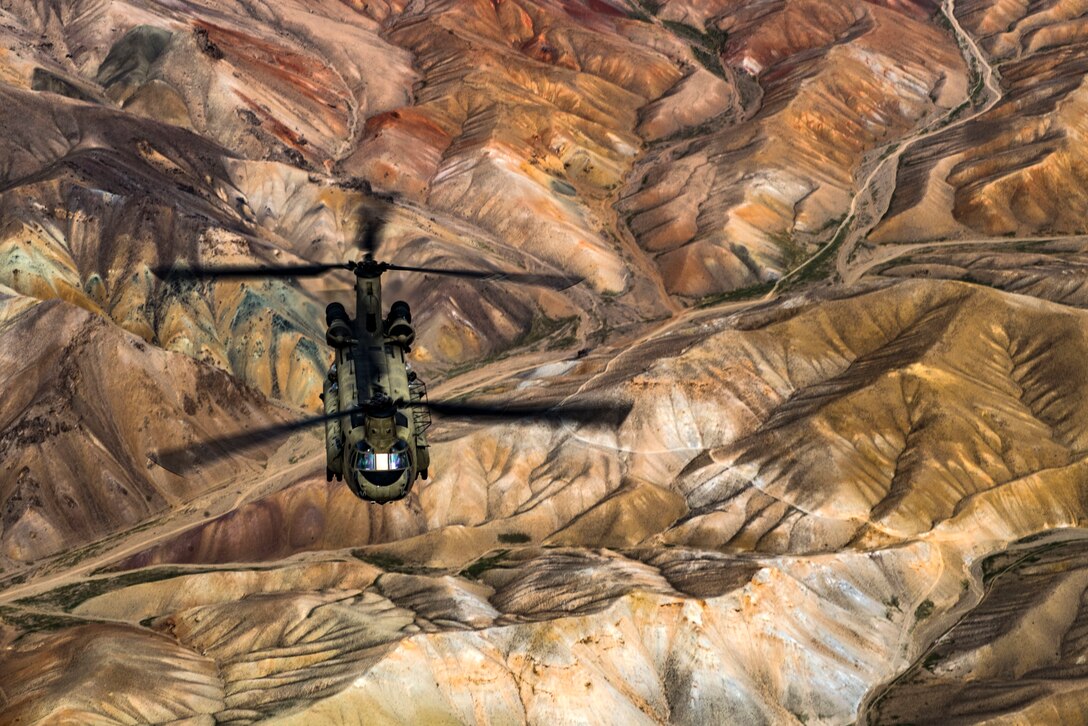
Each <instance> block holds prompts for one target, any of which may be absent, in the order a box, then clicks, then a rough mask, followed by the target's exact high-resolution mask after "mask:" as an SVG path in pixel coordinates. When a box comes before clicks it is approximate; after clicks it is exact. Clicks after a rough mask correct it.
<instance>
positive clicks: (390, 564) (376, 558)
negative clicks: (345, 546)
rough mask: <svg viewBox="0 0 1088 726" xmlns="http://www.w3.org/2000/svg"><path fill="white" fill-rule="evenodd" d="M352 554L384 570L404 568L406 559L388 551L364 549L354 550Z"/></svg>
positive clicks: (392, 570) (393, 570)
mask: <svg viewBox="0 0 1088 726" xmlns="http://www.w3.org/2000/svg"><path fill="white" fill-rule="evenodd" d="M351 554H352V556H353V557H354V558H355V559H357V560H361V561H362V562H365V563H367V564H368V565H374V566H375V567H380V568H381V569H383V570H389V571H391V572H396V571H398V570H400V569H403V568H404V560H402V559H401V558H399V557H397V556H396V555H391V554H388V553H386V552H365V551H363V550H354V551H352V553H351Z"/></svg>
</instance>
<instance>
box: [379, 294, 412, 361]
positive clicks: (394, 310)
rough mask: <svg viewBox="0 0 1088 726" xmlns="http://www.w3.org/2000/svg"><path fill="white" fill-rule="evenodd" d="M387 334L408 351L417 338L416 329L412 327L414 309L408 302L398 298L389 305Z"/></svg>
mask: <svg viewBox="0 0 1088 726" xmlns="http://www.w3.org/2000/svg"><path fill="white" fill-rule="evenodd" d="M384 327H385V335H386V337H387V338H389V339H390V340H391V341H393V342H394V343H396V344H397V345H399V346H400V347H402V348H404V351H405V352H408V351H409V350H410V349H411V347H412V343H414V342H415V340H416V329H415V328H413V327H412V310H411V308H409V307H408V303H406V302H404V301H403V300H397V301H396V302H395V303H393V304H392V305H391V306H390V307H389V317H388V318H386V319H385V326H384Z"/></svg>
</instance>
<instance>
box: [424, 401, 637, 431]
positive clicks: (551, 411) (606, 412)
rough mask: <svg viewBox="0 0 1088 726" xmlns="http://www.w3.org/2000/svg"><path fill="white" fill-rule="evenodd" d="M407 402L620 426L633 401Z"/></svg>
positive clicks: (505, 416)
mask: <svg viewBox="0 0 1088 726" xmlns="http://www.w3.org/2000/svg"><path fill="white" fill-rule="evenodd" d="M407 405H408V406H422V407H424V408H427V409H429V410H430V411H432V412H433V413H437V414H439V415H440V416H447V417H450V418H472V419H484V420H487V419H490V420H493V421H510V420H516V419H531V420H533V421H553V422H569V423H580V424H586V425H594V426H612V427H615V426H619V425H620V424H621V423H623V420H624V419H625V418H627V414H629V413H630V412H631V404H630V403H604V402H601V403H593V404H587V403H582V404H559V405H554V406H533V405H526V404H506V405H497V404H486V403H454V402H452V401H411V402H409V403H408V404H407Z"/></svg>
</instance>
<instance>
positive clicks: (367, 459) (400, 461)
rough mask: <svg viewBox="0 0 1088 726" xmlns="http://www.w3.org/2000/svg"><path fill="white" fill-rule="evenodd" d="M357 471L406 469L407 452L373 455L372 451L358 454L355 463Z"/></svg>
mask: <svg viewBox="0 0 1088 726" xmlns="http://www.w3.org/2000/svg"><path fill="white" fill-rule="evenodd" d="M356 466H357V467H358V469H359V471H394V470H397V469H407V468H408V452H407V451H393V452H390V453H388V454H375V453H374V452H373V451H362V452H359V460H358V462H357V463H356Z"/></svg>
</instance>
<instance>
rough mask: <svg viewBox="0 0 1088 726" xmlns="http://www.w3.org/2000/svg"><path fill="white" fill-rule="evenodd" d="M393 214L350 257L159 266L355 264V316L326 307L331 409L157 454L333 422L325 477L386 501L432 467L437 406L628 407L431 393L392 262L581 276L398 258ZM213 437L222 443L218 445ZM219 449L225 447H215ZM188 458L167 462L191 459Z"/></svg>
mask: <svg viewBox="0 0 1088 726" xmlns="http://www.w3.org/2000/svg"><path fill="white" fill-rule="evenodd" d="M385 219H386V215H385V214H377V215H375V216H374V218H373V219H370V220H368V221H367V222H366V223H365V225H364V229H365V231H364V233H363V235H362V239H361V241H360V244H359V247H360V248H361V251H362V253H363V258H362V259H361V260H359V261H349V262H342V263H317V264H299V265H246V266H214V265H209V266H182V265H169V266H166V265H162V266H158V267H155V268H152V272H153V273H154V274H155V275H156V276H158V277H159V278H161V279H163V280H166V281H195V280H212V279H224V278H261V277H273V278H298V277H310V276H317V275H322V274H325V273H327V272H331V271H333V270H348V271H350V272H352V273H354V274H355V318H354V319H352V317H351V316H350V315H349V314H348V311H347V309H346V308H345V307H344V306H343V305H342V304H340V303H338V302H334V303H331V304H330V305H329V306H328V307H327V308H326V309H325V322H326V325H327V326H328V329H327V331H326V333H325V340H326V342H327V343H328V344H329V346H330V347H331V348H332V349H333V352H334V360H333V362H332V365H331V366H330V367H329V370H328V374H327V375H326V376H325V381H324V390H323V393H322V396H321V398H322V400H323V402H324V408H325V411H324V413H322V414H320V415H316V416H311V417H308V418H304V419H301V420H298V421H292V422H288V423H284V424H279V425H276V426H270V427H266V428H261V429H257V430H252V431H247V432H244V433H242V434H238V435H234V436H228V437H224V438H220V439H215V440H214V441H205V442H202V443H200V444H198V445H195V446H188V447H184V448H179V449H172V450H169V451H164V452H161V453H159V454H157V457H156V459H157V462H159V463H162V462H166V461H176V462H192V461H193V460H198V461H199V460H208V459H214V458H218V457H219V456H222V455H225V454H226V453H229V452H230V451H231V450H241V449H245V448H248V447H250V446H253V445H255V444H258V443H260V442H262V441H267V440H269V439H275V438H279V437H282V436H284V435H286V434H288V433H290V432H293V431H298V430H301V429H306V428H309V427H311V426H317V425H320V424H324V425H325V457H326V464H325V466H326V478H327V479H328V480H329V481H332V479H333V478H334V477H335V478H336V480H337V481H341V480H343V481H346V483H347V485H348V488H349V489H351V491H352V493H354V494H355V495H356V496H357V497H359V498H360V499H363V500H365V501H370V502H377V503H379V504H385V503H387V502H392V501H396V500H398V499H403V498H404V497H406V496H407V495H408V493H409V492H410V491H411V489H412V485H413V484H414V483H415V480H416V479H417V478H422V479H426V478H427V477H428V475H429V474H430V472H431V463H432V462H431V457H430V450H429V447H428V444H427V436H426V434H427V429H428V428H429V427H430V425H431V414H432V413H435V414H438V415H440V416H443V417H451V418H480V419H491V420H509V421H513V422H518V421H522V420H530V421H540V420H544V421H552V422H557V423H559V422H578V423H585V424H594V423H596V424H600V423H605V422H613V423H614V422H616V421H617V420H618V419H619V418H622V417H623V416H624V415H626V413H627V411H628V407H625V406H620V407H617V406H615V405H612V404H607V403H596V404H593V405H584V404H582V405H579V404H569V405H568V404H561V405H554V406H532V405H524V404H522V405H511V404H507V405H493V404H471V403H463V402H453V401H435V400H429V399H428V397H427V387H426V385H425V384H424V382H423V380H422V379H421V378H420V377H419V376H418V375H417V374H416V372H415V371H413V370H412V369H411V366H410V365H409V363H408V360H407V358H406V355H407V354H408V353H409V351H410V350H411V347H412V344H413V342H414V340H415V329H414V328H413V327H412V311H411V309H410V308H409V306H408V303H406V302H405V301H403V300H398V301H396V302H394V303H393V304H392V305H390V306H389V311H388V312H387V313H384V314H383V307H382V285H381V280H382V275H383V274H384V273H386V272H390V271H398V272H419V273H426V274H432V275H449V276H454V277H462V278H469V279H475V280H480V281H491V282H512V283H521V284H529V285H539V286H547V287H552V288H554V289H565V288H568V287H572V286H573V285H576V284H578V283H579V282H581V279H579V278H571V277H563V276H560V275H542V274H541V275H538V274H529V273H509V272H497V271H483V270H470V269H460V268H453V269H451V268H433V267H413V266H409V265H397V264H393V263H390V262H382V261H379V260H376V259H375V258H374V254H375V252H376V251H377V244H378V241H379V237H380V232H381V229H382V228H383V227H384V224H385ZM209 444H215V446H214V447H209ZM216 451H218V452H221V453H215V452H216ZM185 466H186V465H185V464H184V463H180V464H177V465H175V466H170V467H168V468H171V469H173V468H185Z"/></svg>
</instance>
